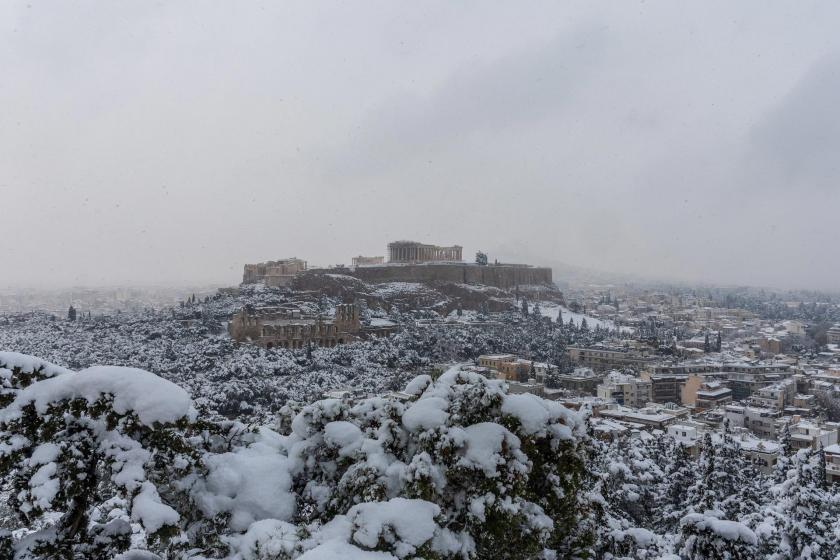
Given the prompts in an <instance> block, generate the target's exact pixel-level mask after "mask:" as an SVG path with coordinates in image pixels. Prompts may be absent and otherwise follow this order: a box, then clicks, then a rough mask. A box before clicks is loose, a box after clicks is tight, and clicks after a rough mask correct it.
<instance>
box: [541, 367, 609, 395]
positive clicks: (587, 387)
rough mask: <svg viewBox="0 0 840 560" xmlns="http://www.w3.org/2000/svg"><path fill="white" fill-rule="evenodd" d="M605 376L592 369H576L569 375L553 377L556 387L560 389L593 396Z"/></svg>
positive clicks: (561, 374) (562, 374)
mask: <svg viewBox="0 0 840 560" xmlns="http://www.w3.org/2000/svg"><path fill="white" fill-rule="evenodd" d="M604 377H606V374H603V373H596V372H595V371H594V370H592V368H588V367H578V368H575V369H574V371H572V372H571V373H560V374H557V375H555V376H554V379H555V381H556V382H557V386H558V387H560V388H561V389H567V390H569V391H575V392H578V393H584V394H587V395H594V394H595V393H596V391H597V390H598V385H600V384H601V383H602V382H603V381H604Z"/></svg>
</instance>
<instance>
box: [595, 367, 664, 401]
mask: <svg viewBox="0 0 840 560" xmlns="http://www.w3.org/2000/svg"><path fill="white" fill-rule="evenodd" d="M596 394H597V395H598V397H599V398H602V399H604V400H612V401H614V402H616V403H618V404H620V405H623V406H632V407H636V408H642V407H644V406H645V405H646V404H647V403H649V402H650V401H651V397H652V392H651V383H650V381H647V380H644V379H641V378H639V377H633V376H631V375H625V374H623V373H619V372H611V373H610V374H609V375H607V376H606V377H605V378H604V381H603V382H602V383H601V384H600V385H598V386H597V388H596Z"/></svg>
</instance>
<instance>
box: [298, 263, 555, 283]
mask: <svg viewBox="0 0 840 560" xmlns="http://www.w3.org/2000/svg"><path fill="white" fill-rule="evenodd" d="M309 273H310V274H312V273H315V274H318V273H329V274H346V275H348V276H354V277H356V278H359V279H360V280H364V281H365V282H369V283H372V284H377V283H382V282H424V283H429V282H435V281H442V282H459V283H463V284H482V285H485V286H495V287H497V288H504V289H510V288H513V287H515V286H517V285H520V286H521V285H525V284H550V283H551V281H552V280H551V269H550V268H541V267H531V266H525V265H492V264H491V265H487V266H478V265H475V264H455V263H453V264H419V265H394V266H370V267H363V268H356V269H352V270H351V269H341V270H336V269H331V270H310V271H309Z"/></svg>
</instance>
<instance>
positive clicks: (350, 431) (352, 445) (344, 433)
mask: <svg viewBox="0 0 840 560" xmlns="http://www.w3.org/2000/svg"><path fill="white" fill-rule="evenodd" d="M324 441H325V442H326V443H327V445H331V446H334V447H339V448H340V449H339V450H338V454H339V456H341V457H348V456H351V455H353V453H355V452H356V451H358V450H359V449H361V447H362V430H360V429H359V427H358V426H356V425H355V424H352V423H350V422H344V421H338V422H330V423H329V424H327V425H326V426H324Z"/></svg>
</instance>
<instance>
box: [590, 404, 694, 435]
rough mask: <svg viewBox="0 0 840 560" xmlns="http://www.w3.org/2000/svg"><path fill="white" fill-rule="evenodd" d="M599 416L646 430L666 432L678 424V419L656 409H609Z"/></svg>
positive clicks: (618, 407)
mask: <svg viewBox="0 0 840 560" xmlns="http://www.w3.org/2000/svg"><path fill="white" fill-rule="evenodd" d="M598 416H600V417H602V418H608V419H611V420H615V421H619V422H627V423H631V424H635V425H640V426H643V427H644V428H646V429H656V430H664V429H665V428H666V427H667V426H669V425H670V424H673V423H674V422H676V420H677V417H676V416H674V415H673V414H668V413H667V412H663V411H661V410H656V409H647V408H642V409H638V410H637V409H634V408H627V407H624V406H616V407H615V408H607V409H604V410H601V411H599V412H598Z"/></svg>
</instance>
